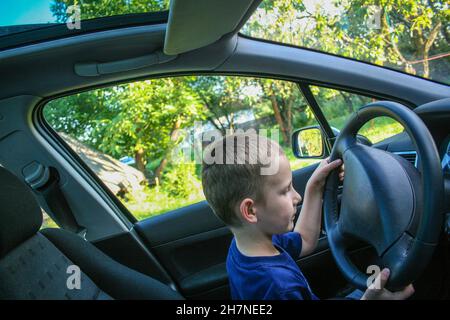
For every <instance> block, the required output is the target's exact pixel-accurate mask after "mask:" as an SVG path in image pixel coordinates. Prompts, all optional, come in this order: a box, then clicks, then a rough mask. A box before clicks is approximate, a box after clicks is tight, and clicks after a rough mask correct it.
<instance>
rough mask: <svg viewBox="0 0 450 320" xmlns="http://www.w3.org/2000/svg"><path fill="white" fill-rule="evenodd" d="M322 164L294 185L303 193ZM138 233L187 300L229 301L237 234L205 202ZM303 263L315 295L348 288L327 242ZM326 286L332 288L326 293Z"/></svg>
mask: <svg viewBox="0 0 450 320" xmlns="http://www.w3.org/2000/svg"><path fill="white" fill-rule="evenodd" d="M317 165H318V164H314V165H311V166H309V167H306V168H303V169H299V170H297V171H295V172H293V184H294V186H295V188H296V189H297V190H298V191H299V192H301V193H302V194H303V193H304V189H305V186H306V182H307V181H308V179H309V177H310V176H311V174H312V172H313V171H314V169H315V168H316V167H317ZM135 230H136V231H137V233H138V234H139V235H140V236H141V237H142V238H143V239H144V243H145V244H146V245H147V246H148V247H149V250H150V251H151V252H152V253H154V254H155V255H156V256H157V258H158V260H159V261H160V263H161V264H162V265H163V266H164V267H165V269H166V270H167V272H168V273H169V274H170V275H171V276H172V278H173V279H174V280H175V282H176V284H177V286H178V287H179V288H180V291H181V293H182V294H183V295H185V296H186V297H187V298H194V299H195V298H197V299H214V298H218V299H228V298H229V297H230V296H229V288H228V278H227V273H226V267H225V261H226V256H227V253H228V247H229V245H230V242H231V239H232V234H231V232H230V230H229V229H228V228H227V227H226V226H225V225H224V224H223V223H222V222H221V221H220V220H219V219H218V218H217V217H216V216H215V215H214V213H213V212H212V210H211V208H210V207H209V206H208V204H207V203H206V202H205V201H204V202H200V203H197V204H194V205H191V206H188V207H184V208H181V209H178V210H174V211H172V212H169V213H167V214H164V215H161V216H156V217H153V218H149V219H146V220H143V221H140V222H138V223H136V225H135ZM299 264H300V265H301V266H302V267H304V271H305V274H307V275H308V279H309V280H310V281H311V284H314V290H318V292H320V293H322V292H323V293H325V294H328V293H329V292H332V291H335V290H337V289H338V288H339V287H341V286H342V284H343V283H344V284H345V281H344V280H343V278H342V277H340V273H339V271H338V270H337V268H336V266H335V264H334V260H333V258H332V256H331V254H330V252H329V250H328V243H327V240H326V238H324V239H322V240H321V241H320V243H319V245H318V247H317V250H316V252H315V253H314V254H312V255H311V256H309V257H305V258H303V259H302V260H300V261H299ZM323 273H328V275H329V277H327V279H328V280H327V281H323V280H322V279H323ZM329 281H333V283H334V285H330V283H329ZM321 286H326V288H328V289H326V290H322V289H321V288H319V287H321Z"/></svg>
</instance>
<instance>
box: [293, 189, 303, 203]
mask: <svg viewBox="0 0 450 320" xmlns="http://www.w3.org/2000/svg"><path fill="white" fill-rule="evenodd" d="M294 191H295V190H294ZM294 202H295V205H297V204H299V203H300V202H302V196H301V195H300V194H299V193H298V192H297V191H295V197H294Z"/></svg>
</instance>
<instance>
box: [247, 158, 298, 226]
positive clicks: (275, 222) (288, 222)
mask: <svg viewBox="0 0 450 320" xmlns="http://www.w3.org/2000/svg"><path fill="white" fill-rule="evenodd" d="M264 200H265V201H264V202H263V201H261V203H259V202H255V209H256V216H257V223H256V225H257V227H258V228H259V229H260V230H261V231H262V232H264V233H266V234H269V235H273V234H281V233H285V232H288V231H291V230H292V228H293V227H294V218H295V212H296V207H297V204H298V203H299V202H300V201H301V200H302V197H301V196H300V195H299V194H298V193H297V191H295V189H294V187H293V185H292V171H291V166H290V165H289V161H288V159H287V158H286V156H285V155H281V156H280V163H279V170H278V172H277V173H276V174H274V175H271V176H267V178H266V181H265V185H264Z"/></svg>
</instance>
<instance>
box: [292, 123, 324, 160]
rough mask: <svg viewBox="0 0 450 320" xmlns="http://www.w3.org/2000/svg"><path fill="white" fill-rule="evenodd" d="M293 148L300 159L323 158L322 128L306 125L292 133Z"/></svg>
mask: <svg viewBox="0 0 450 320" xmlns="http://www.w3.org/2000/svg"><path fill="white" fill-rule="evenodd" d="M292 149H293V152H294V155H295V156H296V157H297V158H300V159H310V158H322V157H323V154H324V143H323V136H322V130H320V128H319V127H317V126H314V127H305V128H301V129H298V130H296V131H294V133H293V134H292Z"/></svg>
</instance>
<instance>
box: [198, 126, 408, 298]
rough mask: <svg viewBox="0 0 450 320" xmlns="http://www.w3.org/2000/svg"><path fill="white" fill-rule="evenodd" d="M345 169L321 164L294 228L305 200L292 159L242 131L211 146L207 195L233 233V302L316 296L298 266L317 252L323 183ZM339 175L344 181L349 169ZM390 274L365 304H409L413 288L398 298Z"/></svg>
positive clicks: (229, 268) (335, 163)
mask: <svg viewBox="0 0 450 320" xmlns="http://www.w3.org/2000/svg"><path fill="white" fill-rule="evenodd" d="M341 164H342V161H341V160H336V161H333V162H331V163H328V161H327V160H326V159H325V160H323V161H322V162H321V163H320V165H319V166H318V168H317V169H316V170H315V171H314V173H313V174H312V176H311V178H310V179H309V181H308V183H307V186H306V189H305V195H304V201H303V206H302V211H301V213H300V216H299V219H298V221H297V223H296V225H295V226H294V218H295V212H296V207H297V204H298V203H300V202H301V201H302V197H301V196H300V195H299V194H298V193H297V192H296V191H295V189H294V188H293V186H292V172H291V168H290V165H289V161H288V159H287V158H286V155H285V154H284V152H283V150H282V149H281V147H280V146H279V145H278V144H277V143H275V142H274V141H272V140H270V139H267V138H265V137H263V136H259V135H257V134H255V133H240V134H233V135H228V136H226V137H224V138H222V139H220V140H217V141H214V142H213V143H211V144H210V145H209V146H208V147H207V149H206V150H205V153H204V159H203V170H202V184H203V191H204V194H205V197H206V199H207V201H208V203H209V204H210V206H211V207H212V209H213V211H214V213H215V214H216V215H217V216H218V217H219V218H220V219H222V220H223V221H224V222H225V223H226V224H227V225H228V226H229V228H230V229H231V231H232V233H233V235H234V239H233V241H232V243H231V246H230V249H229V253H228V257H227V271H228V275H229V281H230V287H231V295H232V298H233V299H245V300H278V299H281V300H287V299H307V300H310V299H313V300H316V299H318V298H317V296H316V295H314V293H313V292H312V290H311V288H310V287H309V285H308V282H307V280H306V279H305V277H304V276H303V274H302V272H301V271H300V269H299V268H298V266H297V264H296V262H295V261H296V260H297V259H298V258H299V257H302V256H306V255H308V254H310V253H312V252H313V251H314V249H315V248H316V245H317V241H318V238H319V235H320V222H321V212H322V195H323V188H324V185H325V180H326V177H327V176H328V174H329V173H330V172H331V171H332V170H334V169H337V168H338V167H339V166H341ZM268 172H269V174H268ZM339 178H340V179H341V180H342V179H343V178H344V172H343V170H341V172H340V173H339ZM291 230H293V231H291ZM388 276H389V271H388V270H387V269H385V270H383V271H382V272H381V273H380V275H379V277H380V278H379V279H378V280H379V283H380V284H381V289H378V290H375V289H372V288H369V289H368V290H367V291H366V292H365V293H364V295H363V297H362V299H405V298H407V297H408V296H410V295H411V294H412V293H413V292H414V290H413V288H412V286H411V285H410V286H408V287H407V288H405V289H404V290H403V291H400V292H396V293H391V292H389V291H387V290H386V289H383V286H384V284H385V283H386V281H387V278H388ZM375 283H377V282H375Z"/></svg>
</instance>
